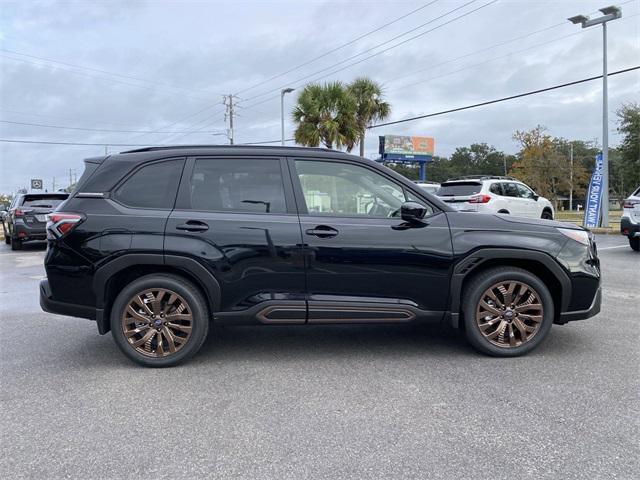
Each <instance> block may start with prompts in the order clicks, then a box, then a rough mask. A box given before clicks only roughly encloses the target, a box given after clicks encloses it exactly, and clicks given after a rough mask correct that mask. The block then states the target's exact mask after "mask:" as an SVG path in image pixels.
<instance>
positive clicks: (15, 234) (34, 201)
mask: <svg viewBox="0 0 640 480" xmlns="http://www.w3.org/2000/svg"><path fill="white" fill-rule="evenodd" d="M68 196H69V194H68V193H19V194H17V195H16V196H15V197H14V198H13V201H12V202H11V206H10V207H9V211H7V212H6V213H5V214H4V215H3V216H2V230H3V233H4V241H5V243H7V244H11V249H12V250H20V249H21V248H22V242H27V241H29V240H45V239H46V238H47V233H46V229H45V227H46V224H47V218H46V217H47V214H48V213H51V212H53V211H54V210H55V209H56V208H57V207H58V206H59V205H60V204H61V203H62V202H64V201H65V200H66V199H67V197H68Z"/></svg>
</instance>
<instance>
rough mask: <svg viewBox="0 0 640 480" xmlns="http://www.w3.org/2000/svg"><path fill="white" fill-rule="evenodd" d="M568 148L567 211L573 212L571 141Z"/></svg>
mask: <svg viewBox="0 0 640 480" xmlns="http://www.w3.org/2000/svg"><path fill="white" fill-rule="evenodd" d="M570 145H571V146H570V150H569V164H570V165H571V167H569V211H570V212H573V142H571V144H570Z"/></svg>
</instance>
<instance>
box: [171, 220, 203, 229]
mask: <svg viewBox="0 0 640 480" xmlns="http://www.w3.org/2000/svg"><path fill="white" fill-rule="evenodd" d="M176 230H185V231H187V232H206V231H207V230H209V225H207V224H206V223H204V222H200V221H199V220H188V221H187V222H186V223H181V224H180V225H176Z"/></svg>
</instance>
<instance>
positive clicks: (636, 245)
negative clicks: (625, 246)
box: [629, 237, 640, 252]
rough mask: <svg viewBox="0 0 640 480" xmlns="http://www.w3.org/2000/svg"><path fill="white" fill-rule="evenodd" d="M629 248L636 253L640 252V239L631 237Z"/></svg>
mask: <svg viewBox="0 0 640 480" xmlns="http://www.w3.org/2000/svg"><path fill="white" fill-rule="evenodd" d="M629 246H630V247H631V248H633V249H634V250H635V251H636V252H640V237H634V238H631V237H629Z"/></svg>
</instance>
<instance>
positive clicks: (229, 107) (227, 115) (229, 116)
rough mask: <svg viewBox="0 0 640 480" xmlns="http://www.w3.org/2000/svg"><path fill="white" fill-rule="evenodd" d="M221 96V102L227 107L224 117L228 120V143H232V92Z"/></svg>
mask: <svg viewBox="0 0 640 480" xmlns="http://www.w3.org/2000/svg"><path fill="white" fill-rule="evenodd" d="M223 98H224V99H223V101H222V103H223V104H224V105H225V106H226V107H227V109H226V111H225V114H224V119H225V120H227V119H228V120H229V135H228V137H229V145H233V116H234V115H235V114H234V110H233V94H232V93H230V94H229V95H225V96H224V97H223Z"/></svg>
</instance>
